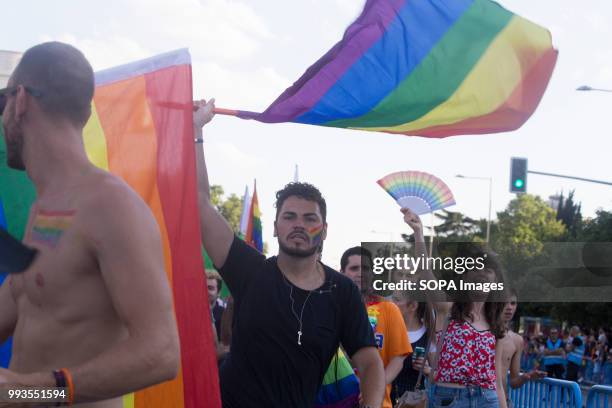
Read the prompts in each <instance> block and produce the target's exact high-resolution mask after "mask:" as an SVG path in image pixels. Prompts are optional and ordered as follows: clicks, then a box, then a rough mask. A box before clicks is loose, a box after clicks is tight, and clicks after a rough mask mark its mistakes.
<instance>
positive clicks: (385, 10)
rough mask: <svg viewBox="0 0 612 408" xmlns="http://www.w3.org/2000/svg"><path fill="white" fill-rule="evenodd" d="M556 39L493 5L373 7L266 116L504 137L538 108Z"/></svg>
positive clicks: (394, 3)
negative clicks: (500, 135)
mask: <svg viewBox="0 0 612 408" xmlns="http://www.w3.org/2000/svg"><path fill="white" fill-rule="evenodd" d="M556 60H557V51H556V50H555V49H554V48H553V47H552V40H551V35H550V33H549V32H548V31H547V30H546V29H544V28H542V27H540V26H538V25H536V24H534V23H532V22H530V21H528V20H526V19H524V18H522V17H520V16H517V15H515V14H513V13H511V12H509V11H507V10H506V9H504V8H502V7H501V6H500V5H498V4H497V3H495V2H493V1H490V0H368V1H367V3H366V6H365V8H364V10H363V12H362V14H361V15H360V16H359V17H358V18H357V20H356V21H355V22H354V23H353V24H352V25H351V26H350V27H349V28H348V29H347V30H346V32H345V33H344V38H343V39H342V40H341V41H340V42H339V43H338V44H336V45H335V46H334V47H333V48H332V49H331V50H330V51H329V52H328V53H327V54H325V55H324V56H323V57H322V58H321V59H320V60H319V61H317V62H316V63H315V64H314V65H313V66H311V67H310V68H309V69H308V70H307V71H306V72H305V74H304V75H303V76H302V77H301V78H300V79H299V80H298V81H297V82H296V83H295V84H294V85H293V86H291V87H290V88H288V89H287V90H286V91H285V92H284V93H283V94H282V95H280V96H279V97H278V99H277V100H276V101H274V103H272V105H270V107H268V109H267V110H266V111H264V112H263V113H255V112H248V111H233V114H235V115H237V116H239V117H241V118H244V119H255V120H258V121H261V122H268V123H276V122H299V123H307V124H313V125H322V126H333V127H340V128H351V129H362V130H370V131H382V132H388V133H399V134H405V135H418V136H426V137H437V138H440V137H446V136H452V135H461V134H480V133H494V132H505V131H510V130H514V129H517V128H519V127H520V126H521V125H522V124H523V123H524V122H525V121H526V120H527V119H528V118H529V117H530V116H531V114H532V113H533V112H534V110H535V109H536V107H537V105H538V103H539V101H540V99H541V97H542V95H543V93H544V91H545V89H546V86H547V84H548V81H549V79H550V76H551V74H552V71H553V68H554V66H555V62H556Z"/></svg>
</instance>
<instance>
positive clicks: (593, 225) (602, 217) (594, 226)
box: [578, 210, 612, 242]
mask: <svg viewBox="0 0 612 408" xmlns="http://www.w3.org/2000/svg"><path fill="white" fill-rule="evenodd" d="M596 214H597V215H596V217H595V218H593V219H587V220H585V221H584V226H583V229H582V231H581V232H580V234H579V235H578V240H579V241H585V242H589V241H590V242H612V212H610V211H604V210H599V211H597V213H596Z"/></svg>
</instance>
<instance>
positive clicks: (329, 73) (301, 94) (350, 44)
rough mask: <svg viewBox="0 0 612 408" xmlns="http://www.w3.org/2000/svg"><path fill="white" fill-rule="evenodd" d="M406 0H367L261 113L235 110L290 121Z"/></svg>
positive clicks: (377, 36)
mask: <svg viewBox="0 0 612 408" xmlns="http://www.w3.org/2000/svg"><path fill="white" fill-rule="evenodd" d="M406 1H409V0H383V1H380V0H368V2H367V3H366V6H365V8H364V10H363V12H362V13H361V16H360V17H359V18H358V19H357V21H355V22H354V23H353V24H351V26H350V27H349V29H348V30H347V31H346V33H345V34H344V38H343V39H342V41H340V42H339V43H338V44H336V45H335V46H334V47H333V48H332V49H331V50H329V51H328V52H327V54H325V55H324V56H323V57H322V58H321V59H319V60H318V61H317V62H316V63H315V64H314V65H312V66H311V67H310V68H309V69H308V70H307V71H306V73H305V74H304V75H302V77H301V78H300V79H299V80H298V82H296V83H295V84H293V86H291V87H290V88H288V89H287V90H286V91H285V92H283V93H282V94H281V96H279V97H278V98H277V99H276V101H274V102H273V103H272V104H271V105H270V107H269V108H268V109H267V110H266V111H265V112H263V113H256V112H248V111H239V113H238V116H239V117H241V118H243V119H255V118H256V119H257V120H259V121H261V122H268V123H271V122H290V121H292V120H293V119H295V118H296V117H298V116H300V115H302V114H303V113H305V112H308V111H309V110H310V109H311V108H312V107H313V106H314V105H315V104H316V103H317V102H318V101H319V100H320V99H321V98H322V97H323V95H325V93H326V92H327V91H328V90H329V89H330V88H331V87H332V86H333V85H334V84H335V83H336V81H338V79H340V78H341V77H342V75H343V74H344V73H345V72H346V71H347V70H348V69H349V68H350V67H351V66H352V65H353V64H354V63H355V62H356V61H357V60H359V58H361V56H362V55H363V54H365V53H366V51H368V49H369V48H370V47H371V46H372V45H374V44H375V43H376V41H378V40H379V39H380V38H381V37H382V36H383V35H384V33H385V31H386V29H387V26H388V25H389V24H391V22H393V20H394V19H395V17H396V16H397V13H398V11H399V10H400V9H401V8H402V7H403V6H404V4H405V3H406Z"/></svg>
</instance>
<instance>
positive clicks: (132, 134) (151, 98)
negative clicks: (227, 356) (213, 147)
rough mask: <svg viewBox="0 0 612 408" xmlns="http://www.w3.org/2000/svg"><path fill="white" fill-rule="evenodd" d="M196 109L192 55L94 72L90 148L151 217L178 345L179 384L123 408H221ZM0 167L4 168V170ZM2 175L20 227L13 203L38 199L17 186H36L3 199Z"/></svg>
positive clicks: (11, 217) (129, 400)
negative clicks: (204, 251) (201, 214)
mask: <svg viewBox="0 0 612 408" xmlns="http://www.w3.org/2000/svg"><path fill="white" fill-rule="evenodd" d="M192 106H193V105H192V81H191V57H190V55H189V53H188V51H187V50H179V51H174V52H170V53H166V54H162V55H159V56H156V57H153V58H149V59H146V60H142V61H138V62H135V63H132V64H128V65H124V66H120V67H117V68H112V69H109V70H105V71H101V72H98V73H96V91H95V95H94V101H93V106H92V116H91V118H90V119H89V122H88V123H87V125H86V126H85V129H84V136H83V139H84V142H85V149H86V151H87V155H88V156H89V158H90V160H91V161H92V162H93V163H94V164H95V165H97V166H98V167H101V168H103V169H105V170H108V171H110V172H112V173H114V174H116V175H118V176H120V177H121V178H123V179H124V180H125V181H126V182H127V183H128V184H129V185H130V186H131V187H132V188H133V189H134V190H135V191H136V192H137V193H138V194H139V195H140V196H141V197H142V198H143V199H144V200H145V202H147V204H148V205H149V206H150V208H151V210H152V211H153V214H154V216H155V218H156V220H157V222H158V224H159V226H160V231H161V234H162V243H163V250H164V258H165V268H166V271H167V273H168V279H169V281H170V283H171V285H172V289H173V294H174V306H175V312H176V317H177V323H178V329H179V334H180V343H181V344H180V345H181V372H180V373H179V376H178V377H177V379H175V380H174V381H170V382H166V383H163V384H160V385H158V386H154V387H151V388H148V389H145V390H142V391H139V392H136V393H134V394H130V395H128V396H125V397H124V407H125V408H145V407H146V408H169V407H172V408H200V407H220V406H221V403H220V396H219V383H218V374H217V361H216V359H215V353H214V350H215V348H214V341H213V337H212V331H211V324H212V323H211V320H210V311H209V307H208V299H207V295H206V290H205V282H204V273H203V264H202V257H201V254H200V229H199V228H200V227H199V223H198V222H193V220H197V219H198V208H197V195H196V172H195V153H194V149H193V137H194V136H193V125H192V121H193V119H192V115H193V113H192ZM1 161H2V163H1V165H0V168H1V166H5V165H6V164H5V160H4V159H3V158H2V160H1ZM0 176H2V182H1V183H0V185H1V186H2V189H0V194H1V195H0V198H1V199H2V201H3V203H4V204H5V213H6V214H7V217H6V218H7V220H8V222H9V229H10V224H11V221H14V223H15V226H14V227H15V228H23V225H25V222H24V221H25V218H24V216H23V214H24V213H25V214H26V216H27V209H28V207H27V206H21V207H20V208H17V207H16V204H15V203H16V202H17V201H18V200H21V202H24V201H27V200H28V199H30V198H31V197H30V196H27V197H25V198H21V197H22V195H23V194H22V193H21V190H20V189H19V188H20V187H19V186H18V185H24V186H28V185H29V182H28V181H27V180H23V179H22V180H17V181H16V182H15V183H14V188H13V189H12V190H9V193H8V195H5V191H4V190H5V188H4V187H5V179H4V173H0ZM20 183H21V184H20ZM7 203H9V204H10V205H9V206H8V210H9V211H8V212H7V211H6V209H7V208H6V204H7ZM16 235H17V236H21V235H19V234H16Z"/></svg>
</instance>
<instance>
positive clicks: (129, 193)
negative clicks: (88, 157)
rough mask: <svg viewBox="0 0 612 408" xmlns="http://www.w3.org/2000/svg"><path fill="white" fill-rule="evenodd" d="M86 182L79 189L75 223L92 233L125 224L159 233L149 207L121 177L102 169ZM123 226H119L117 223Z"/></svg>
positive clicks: (98, 232)
mask: <svg viewBox="0 0 612 408" xmlns="http://www.w3.org/2000/svg"><path fill="white" fill-rule="evenodd" d="M89 182H90V184H89V185H88V186H87V187H86V188H83V189H82V191H79V194H80V196H79V199H78V208H77V214H76V216H77V218H78V221H77V223H78V225H79V226H80V227H81V228H83V229H84V230H86V231H89V232H90V233H91V232H93V235H99V234H105V233H106V230H107V229H114V230H117V229H118V228H123V227H128V226H129V228H139V229H141V230H142V229H143V228H144V230H145V231H147V233H148V232H151V233H154V232H156V231H157V233H159V227H158V225H157V222H156V220H155V217H154V215H153V212H152V211H151V209H150V207H149V206H148V205H147V204H146V203H145V202H144V200H143V199H142V198H141V197H140V196H139V195H138V193H136V191H134V190H133V189H132V188H131V187H130V186H129V185H128V184H127V183H126V182H125V181H123V180H122V179H120V178H119V177H117V176H115V175H113V174H110V173H108V172H105V171H99V172H96V173H95V174H93V175H91V176H90V177H89ZM121 226H123V227H121Z"/></svg>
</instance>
